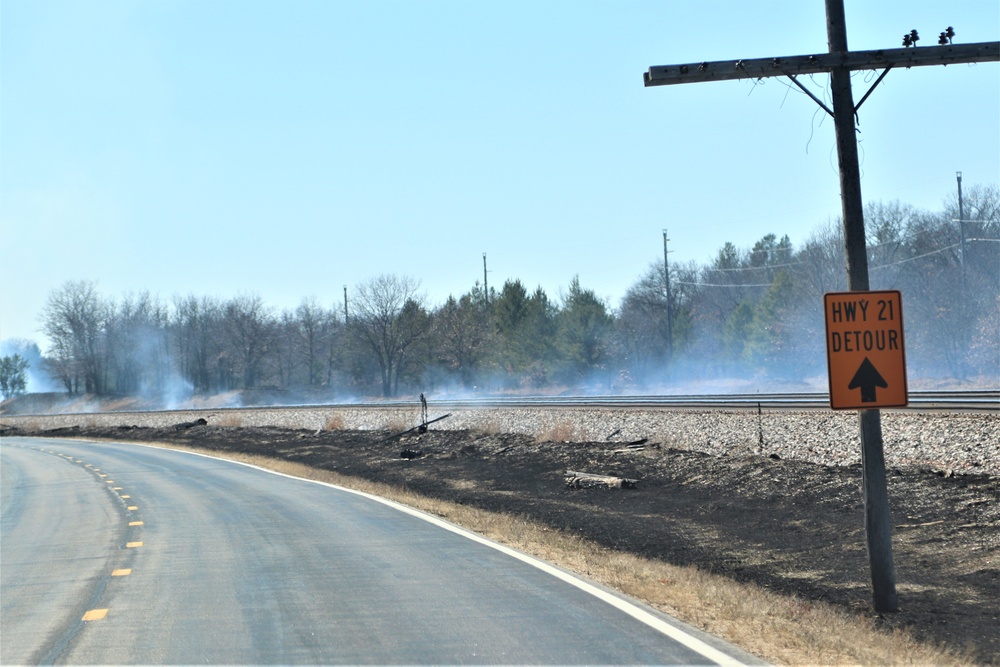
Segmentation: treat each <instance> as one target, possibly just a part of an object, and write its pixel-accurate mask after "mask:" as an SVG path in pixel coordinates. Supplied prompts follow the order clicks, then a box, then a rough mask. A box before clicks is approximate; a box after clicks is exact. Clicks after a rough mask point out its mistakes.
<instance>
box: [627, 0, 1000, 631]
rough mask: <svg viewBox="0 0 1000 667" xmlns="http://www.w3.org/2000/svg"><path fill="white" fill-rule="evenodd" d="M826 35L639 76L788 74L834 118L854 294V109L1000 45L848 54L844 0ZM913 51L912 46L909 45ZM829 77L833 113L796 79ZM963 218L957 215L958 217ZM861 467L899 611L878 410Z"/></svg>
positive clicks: (873, 543) (878, 563) (667, 81)
mask: <svg viewBox="0 0 1000 667" xmlns="http://www.w3.org/2000/svg"><path fill="white" fill-rule="evenodd" d="M826 31H827V40H828V43H829V47H830V51H829V53H819V54H814V55H807V56H791V57H780V58H756V59H747V60H736V61H732V60H727V61H716V62H701V63H690V64H687V65H666V66H656V67H650V68H649V71H647V72H645V73H644V74H643V79H644V82H645V85H646V86H647V87H648V86H662V85H671V84H679V83H697V82H701V81H724V80H727V79H762V78H766V77H774V76H786V77H788V78H789V79H790V80H791V81H792V83H794V84H795V85H796V86H798V87H799V88H801V89H802V91H803V92H805V93H806V94H807V95H809V97H811V98H812V99H813V100H814V101H815V102H816V103H817V104H819V105H820V106H821V107H822V108H823V109H824V110H825V111H826V112H827V113H828V114H830V115H831V116H833V123H834V128H835V130H836V136H837V155H838V158H839V162H840V192H841V204H842V207H843V218H844V243H845V247H846V251H847V284H848V288H849V289H850V290H851V291H852V292H864V291H868V290H869V283H868V250H867V246H866V245H865V223H864V216H863V214H862V199H861V175H860V169H859V167H858V144H857V137H856V136H855V119H856V117H857V113H858V109H859V108H860V107H861V105H862V104H864V102H865V100H866V99H868V96H869V95H871V93H872V91H873V90H875V87H876V86H878V84H879V83H881V82H882V79H884V78H885V76H886V75H887V74H888V73H889V70H891V69H892V68H893V67H897V66H903V67H906V68H910V67H918V66H924V65H951V64H958V63H975V62H995V61H998V60H1000V42H982V43H978V44H965V45H953V44H952V43H951V38H952V37H953V36H954V34H955V33H954V31H953V30H952V29H951V28H950V27H949V28H948V30H947V31H945V32H942V33H941V36H940V38H939V39H938V44H939V46H928V47H917V46H916V42H917V40H918V39H919V36H918V34H917V31H916V30H913V31H911V32H910V33H908V34H907V35H904V37H903V46H904V48H901V49H899V48H897V49H879V50H877V51H853V52H852V51H849V50H848V48H847V23H846V21H845V19H844V2H843V0H826ZM911 47H912V48H911ZM883 67H884V68H885V69H884V70H883V72H882V74H881V75H879V77H878V78H877V79H876V80H875V83H873V84H872V86H871V88H869V89H868V92H866V93H865V94H864V96H863V97H862V98H861V101H860V102H858V104H857V105H855V104H854V97H853V93H852V91H851V71H853V70H865V69H870V70H875V69H881V68H883ZM814 73H815V74H818V73H827V74H829V75H830V87H831V92H832V95H833V109H830V108H829V107H828V106H827V105H826V104H824V103H823V101H822V100H820V99H819V98H818V97H816V96H815V95H814V94H813V93H812V92H811V91H810V90H809V89H808V88H806V87H805V86H804V85H803V84H802V83H800V82H799V80H798V79H796V78H795V77H796V76H797V75H802V74H814ZM960 215H961V214H960ZM859 427H860V432H861V462H862V467H863V482H862V484H863V494H864V504H865V534H866V539H867V546H868V562H869V565H870V567H871V580H872V598H873V601H874V605H875V609H876V611H880V612H884V611H896V610H897V609H898V608H899V603H898V599H897V596H896V572H895V565H894V564H893V559H892V526H891V523H890V517H889V500H888V494H887V493H886V482H885V459H884V454H883V447H882V422H881V416H880V412H879V411H878V410H870V409H869V410H860V412H859Z"/></svg>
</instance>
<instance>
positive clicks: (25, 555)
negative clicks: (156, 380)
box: [0, 438, 753, 664]
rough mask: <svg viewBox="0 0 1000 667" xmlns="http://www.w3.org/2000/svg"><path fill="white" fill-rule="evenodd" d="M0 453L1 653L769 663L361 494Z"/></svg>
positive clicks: (93, 660) (340, 660)
mask: <svg viewBox="0 0 1000 667" xmlns="http://www.w3.org/2000/svg"><path fill="white" fill-rule="evenodd" d="M0 458H2V466H0V472H2V483H0V493H2V498H0V500H2V524H0V538H2V539H0V562H2V568H0V597H2V600H3V605H2V613H0V634H2V637H3V641H2V643H0V662H2V663H3V664H18V663H52V662H56V663H87V664H98V663H101V664H109V663H118V664H123V663H124V664H129V663H133V664H134V663H144V664H150V663H175V664H176V663H187V664H191V663H216V664H217V663H243V664H267V663H286V664H293V663H313V664H315V663H323V664H344V663H351V664H404V663H405V664H498V663H503V664H512V663H515V664H584V663H586V664H596V663H605V664H610V663H616V664H643V663H644V664H740V661H750V662H753V659H752V658H750V657H749V656H747V655H745V654H742V653H740V652H739V651H738V650H736V649H733V648H731V647H727V646H725V645H724V644H722V643H721V642H719V641H717V640H714V639H712V638H709V637H706V636H704V635H702V634H700V633H697V632H695V631H692V630H690V629H689V628H685V627H683V626H681V624H679V623H678V622H676V621H673V620H671V619H668V618H667V617H665V616H662V615H660V614H658V613H656V612H653V611H651V610H649V609H648V608H645V607H641V606H638V605H637V604H635V603H632V602H629V601H627V600H625V599H623V598H621V597H618V596H616V595H612V594H609V593H608V592H606V591H604V590H603V589H600V588H598V587H596V586H594V585H592V584H589V583H587V582H584V581H582V580H580V579H577V578H575V577H572V576H570V575H567V574H565V573H564V572H562V571H560V570H557V569H555V568H552V567H551V566H548V565H546V564H544V563H541V562H539V561H535V560H533V559H531V558H528V557H526V556H524V555H522V554H519V553H517V552H513V551H511V550H508V549H506V548H504V547H500V546H498V545H495V544H493V543H490V542H488V541H486V540H483V539H482V538H479V537H478V536H475V535H472V534H470V533H467V532H465V531H462V530H460V529H457V528H455V527H453V526H450V524H446V523H444V522H441V521H439V520H437V519H434V518H433V517H429V516H427V515H423V514H421V513H418V512H414V511H412V510H407V509H405V508H402V507H400V506H397V505H394V504H392V503H388V502H386V501H382V500H380V499H376V498H373V497H369V496H365V495H364V494H359V493H355V492H351V491H347V490H344V489H340V488H337V487H333V486H330V485H325V484H320V483H315V482H308V481H305V480H300V479H295V478H291V477H286V476H282V475H278V474H274V473H270V472H267V471H264V470H261V469H258V468H253V467H250V466H245V465H240V464H236V463H233V462H229V461H223V460H219V459H213V458H208V457H203V456H197V455H193V454H186V453H182V452H176V451H171V450H165V449H156V448H151V447H143V446H138V445H134V444H133V445H127V444H117V443H88V442H81V441H70V440H40V439H29V438H4V440H3V444H2V446H0Z"/></svg>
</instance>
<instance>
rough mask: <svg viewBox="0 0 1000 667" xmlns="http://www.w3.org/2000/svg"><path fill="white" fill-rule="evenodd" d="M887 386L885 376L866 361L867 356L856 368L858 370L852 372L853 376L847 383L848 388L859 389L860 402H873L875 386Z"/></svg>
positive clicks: (883, 387)
mask: <svg viewBox="0 0 1000 667" xmlns="http://www.w3.org/2000/svg"><path fill="white" fill-rule="evenodd" d="M888 386H889V383H888V382H886V381H885V378H884V377H882V375H881V374H880V373H879V372H878V369H876V368H875V366H874V365H873V364H872V362H870V361H868V357H865V360H864V361H862V362H861V367H860V368H858V372H857V373H855V374H854V378H852V379H851V384H849V385H847V388H848V389H861V402H862V403H874V402H875V387H881V388H882V389H885V388H886V387H888Z"/></svg>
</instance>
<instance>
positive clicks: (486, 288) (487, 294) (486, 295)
mask: <svg viewBox="0 0 1000 667" xmlns="http://www.w3.org/2000/svg"><path fill="white" fill-rule="evenodd" d="M486 274H487V271H486V253H485V252H484V253H483V298H484V299H485V300H486V305H487V306H488V305H490V286H489V284H488V283H487V282H486Z"/></svg>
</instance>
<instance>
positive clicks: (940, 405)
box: [351, 391, 1000, 413]
mask: <svg viewBox="0 0 1000 667" xmlns="http://www.w3.org/2000/svg"><path fill="white" fill-rule="evenodd" d="M909 400H910V403H909V406H907V407H906V408H900V409H902V410H911V409H912V410H921V411H924V410H932V411H960V412H988V413H989V412H993V413H996V412H1000V391H969V392H950V391H922V392H910V395H909ZM433 404H434V406H435V408H436V409H438V410H440V409H444V408H461V409H475V408H576V409H578V408H615V409H643V410H650V409H664V410H667V409H698V410H704V409H716V410H747V409H753V410H756V409H758V408H760V409H767V410H829V409H830V398H829V395H828V394H826V393H824V392H816V393H798V394H777V393H775V394H765V393H753V394H698V395H683V396H682V395H676V396H665V395H655V396H654V395H646V396H534V397H516V398H506V397H489V398H481V399H478V398H470V399H447V398H445V399H439V400H433ZM419 405H420V404H419V403H418V402H417V401H373V402H361V403H354V404H351V407H355V408H356V407H371V408H388V407H408V408H409V407H419Z"/></svg>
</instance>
